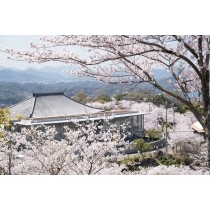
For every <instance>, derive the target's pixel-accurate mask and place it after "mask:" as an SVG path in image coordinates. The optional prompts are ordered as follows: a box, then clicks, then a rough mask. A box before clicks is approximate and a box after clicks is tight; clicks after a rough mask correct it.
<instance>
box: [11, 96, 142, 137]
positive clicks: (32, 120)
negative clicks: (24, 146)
mask: <svg viewBox="0 0 210 210" xmlns="http://www.w3.org/2000/svg"><path fill="white" fill-rule="evenodd" d="M9 110H10V114H11V117H12V118H13V119H14V120H13V123H14V126H15V127H16V129H17V130H18V131H20V130H21V128H22V127H27V126H36V125H54V126H56V129H57V131H58V135H59V138H62V134H63V127H64V126H65V125H68V126H70V127H71V126H72V127H74V122H75V121H76V122H78V123H85V122H86V121H87V120H89V121H96V122H98V121H100V122H101V123H102V124H103V126H104V127H106V126H107V123H106V119H109V122H110V123H113V124H116V125H122V124H124V123H127V124H128V126H127V131H128V132H129V135H128V139H130V140H132V139H134V138H140V137H143V136H144V115H145V114H146V113H140V112H138V111H126V110H119V111H105V110H102V109H98V108H94V107H91V106H87V105H84V104H81V103H78V102H76V101H74V100H72V99H71V98H69V97H67V96H65V94H64V93H63V92H56V93H33V96H32V97H31V98H28V99H26V100H24V101H22V102H20V103H18V104H16V105H13V106H11V107H9Z"/></svg>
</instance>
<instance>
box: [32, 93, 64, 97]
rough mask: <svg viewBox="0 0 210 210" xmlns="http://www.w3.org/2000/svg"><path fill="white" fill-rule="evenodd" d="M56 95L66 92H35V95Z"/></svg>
mask: <svg viewBox="0 0 210 210" xmlns="http://www.w3.org/2000/svg"><path fill="white" fill-rule="evenodd" d="M54 95H64V92H48V93H35V92H33V97H37V96H54Z"/></svg>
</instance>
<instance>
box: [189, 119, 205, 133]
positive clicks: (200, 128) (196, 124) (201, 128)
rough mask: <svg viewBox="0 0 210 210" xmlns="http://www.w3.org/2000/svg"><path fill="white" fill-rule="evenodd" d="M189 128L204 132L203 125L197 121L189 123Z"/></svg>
mask: <svg viewBox="0 0 210 210" xmlns="http://www.w3.org/2000/svg"><path fill="white" fill-rule="evenodd" d="M191 128H192V129H193V130H194V131H195V132H196V133H201V134H204V130H203V126H202V125H201V124H200V123H199V122H198V121H197V122H195V123H193V124H192V125H191Z"/></svg>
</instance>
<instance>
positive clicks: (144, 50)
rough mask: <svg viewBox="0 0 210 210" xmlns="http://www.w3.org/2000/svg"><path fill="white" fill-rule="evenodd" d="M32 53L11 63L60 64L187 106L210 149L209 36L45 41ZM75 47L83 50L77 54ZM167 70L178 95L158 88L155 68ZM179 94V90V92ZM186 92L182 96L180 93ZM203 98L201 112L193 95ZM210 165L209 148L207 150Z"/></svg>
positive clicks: (17, 55) (16, 53) (17, 54)
mask: <svg viewBox="0 0 210 210" xmlns="http://www.w3.org/2000/svg"><path fill="white" fill-rule="evenodd" d="M30 45H31V48H32V49H31V50H29V51H22V52H19V51H16V50H14V49H6V50H5V52H7V53H10V55H11V58H12V59H16V60H27V61H28V62H39V63H41V62H47V61H60V62H64V63H69V64H72V65H76V66H78V71H76V72H75V71H71V70H69V71H68V72H69V73H73V74H76V75H79V76H88V77H93V78H96V79H97V80H100V81H104V82H108V83H122V84H123V83H126V84H130V83H141V82H148V83H150V84H152V85H153V86H154V87H156V88H158V89H159V90H161V91H162V92H165V93H166V94H168V95H169V96H171V97H174V98H176V99H177V100H179V101H181V102H182V103H183V104H185V105H187V106H188V107H189V109H190V110H191V112H192V113H193V114H194V116H195V117H196V119H197V120H198V121H199V122H200V123H201V125H202V126H203V127H204V130H205V135H206V138H207V139H208V144H210V113H209V102H210V100H209V99H210V97H209V56H210V37H209V36H206V35H198V36H196V35H187V36H179V35H167V36H165V35H144V36H133V35H131V36H130V35H116V36H102V35H100V36H98V35H88V36H67V35H63V36H56V37H54V38H51V37H50V38H48V37H43V38H42V39H41V40H40V43H39V44H34V43H31V44H30ZM75 47H79V48H80V49H82V50H83V52H82V53H80V54H76V53H75ZM155 68H166V69H167V71H168V75H170V77H171V78H172V79H170V81H169V82H170V83H171V84H172V85H173V86H174V90H173V91H170V90H168V89H166V88H164V86H163V85H162V84H159V83H158V81H157V80H156V79H155V77H154V75H153V69H155ZM175 90H176V91H175ZM177 91H179V92H180V91H181V94H177ZM192 92H198V93H199V94H201V97H202V104H201V108H202V113H203V114H201V113H200V112H199V111H198V109H197V108H196V107H195V106H194V104H193V103H192V101H191V99H190V96H189V93H192ZM208 163H209V165H210V146H208Z"/></svg>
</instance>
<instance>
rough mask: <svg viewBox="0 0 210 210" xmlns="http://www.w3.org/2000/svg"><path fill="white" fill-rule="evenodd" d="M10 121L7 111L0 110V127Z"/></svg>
mask: <svg viewBox="0 0 210 210" xmlns="http://www.w3.org/2000/svg"><path fill="white" fill-rule="evenodd" d="M9 121H10V117H9V110H8V109H1V108H0V125H2V124H8V123H9Z"/></svg>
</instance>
